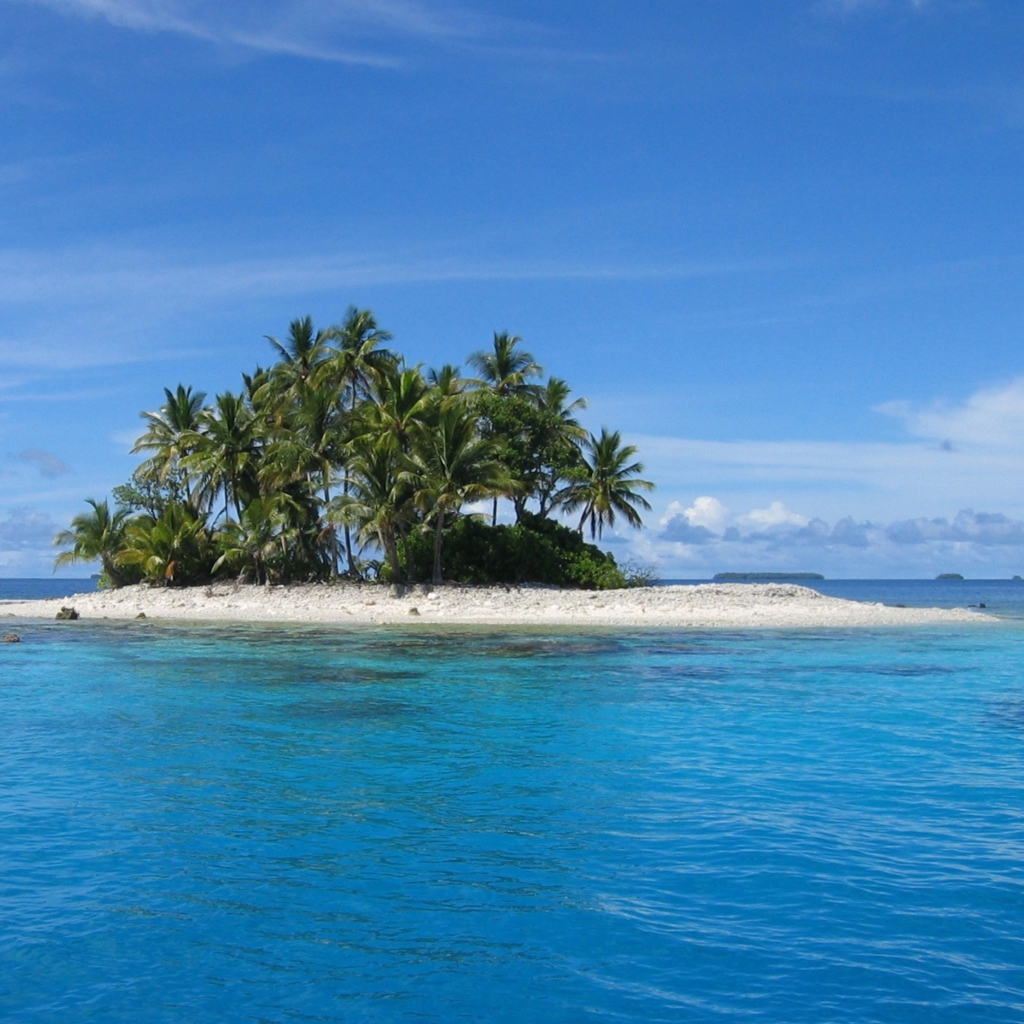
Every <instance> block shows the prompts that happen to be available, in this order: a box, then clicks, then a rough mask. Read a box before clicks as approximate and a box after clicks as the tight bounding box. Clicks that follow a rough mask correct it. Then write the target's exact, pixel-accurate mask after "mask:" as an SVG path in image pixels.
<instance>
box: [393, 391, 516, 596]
mask: <svg viewBox="0 0 1024 1024" xmlns="http://www.w3.org/2000/svg"><path fill="white" fill-rule="evenodd" d="M413 459H414V464H415V469H414V470H413V479H414V480H415V483H416V502H417V504H418V505H419V506H420V508H421V509H422V510H423V512H424V513H425V515H426V518H427V521H428V522H429V521H430V520H431V519H432V520H433V523H434V571H433V580H434V583H442V582H443V578H442V572H441V545H442V541H443V537H444V526H445V520H446V518H447V517H448V516H450V515H457V514H458V511H459V509H460V508H461V507H462V506H463V504H465V503H466V502H468V501H477V500H479V499H480V498H485V497H489V496H490V495H492V494H495V493H497V492H499V491H500V490H502V489H503V488H504V487H505V486H506V480H505V470H504V467H503V466H502V465H501V464H500V463H499V462H497V461H496V460H495V458H494V443H493V442H492V441H488V440H484V439H483V438H481V437H480V435H479V432H478V430H477V419H476V416H475V415H474V414H473V412H472V411H471V410H470V409H469V408H468V407H467V406H466V405H465V404H464V403H452V404H443V405H442V406H441V408H440V409H439V411H438V417H437V422H436V424H429V425H424V426H423V427H422V428H421V429H419V430H417V432H416V436H415V444H414V452H413Z"/></svg>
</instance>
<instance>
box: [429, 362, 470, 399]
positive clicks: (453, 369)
mask: <svg viewBox="0 0 1024 1024" xmlns="http://www.w3.org/2000/svg"><path fill="white" fill-rule="evenodd" d="M427 383H428V384H430V386H431V388H433V389H434V390H435V391H436V392H437V393H438V394H439V395H440V396H441V398H442V399H444V398H454V397H455V396H456V395H461V394H462V393H463V392H464V391H465V390H466V388H467V387H469V385H470V384H471V383H472V381H468V380H466V378H465V377H463V376H462V374H461V373H459V368H458V367H457V366H453V365H452V364H451V363H445V364H444V366H442V367H441V369H440V370H428V371H427Z"/></svg>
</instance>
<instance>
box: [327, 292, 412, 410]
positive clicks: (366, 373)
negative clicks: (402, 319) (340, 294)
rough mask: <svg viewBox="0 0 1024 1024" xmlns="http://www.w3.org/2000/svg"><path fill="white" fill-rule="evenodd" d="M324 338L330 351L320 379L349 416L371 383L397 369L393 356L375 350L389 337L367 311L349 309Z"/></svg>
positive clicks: (394, 356) (385, 351) (389, 352)
mask: <svg viewBox="0 0 1024 1024" xmlns="http://www.w3.org/2000/svg"><path fill="white" fill-rule="evenodd" d="M325 336H326V337H327V338H328V339H329V340H330V341H332V342H333V343H334V349H333V351H332V352H331V353H330V356H329V358H328V360H327V363H326V365H325V366H324V372H323V377H324V378H325V379H326V380H327V381H329V382H330V383H331V384H333V385H334V386H335V387H337V388H338V390H339V391H340V392H341V394H342V396H343V400H344V402H345V406H346V408H347V409H348V411H349V412H352V411H354V410H355V407H356V404H357V403H358V401H359V399H360V398H363V397H365V396H366V395H367V394H368V393H369V390H370V386H371V385H372V384H373V383H374V381H376V380H378V379H379V378H380V376H381V375H382V374H383V373H386V372H387V371H388V370H389V369H391V368H393V367H395V366H397V365H398V362H399V360H398V357H397V356H396V355H395V353H394V352H392V351H390V350H389V349H386V348H379V347H378V346H379V345H381V343H382V342H385V341H390V340H391V334H390V333H389V332H388V331H385V330H382V329H381V328H380V327H378V326H377V320H376V318H375V317H374V315H373V313H371V312H370V310H368V309H357V308H356V307H355V306H349V307H348V310H347V312H346V313H345V319H344V320H343V321H342V322H341V323H340V324H339V325H338V326H337V327H331V328H330V329H329V330H327V331H326V332H325Z"/></svg>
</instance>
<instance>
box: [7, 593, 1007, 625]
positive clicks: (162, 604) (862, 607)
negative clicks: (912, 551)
mask: <svg viewBox="0 0 1024 1024" xmlns="http://www.w3.org/2000/svg"><path fill="white" fill-rule="evenodd" d="M65 606H66V607H73V608H74V609H75V610H76V611H77V612H78V614H79V616H80V617H81V619H85V620H89V619H136V618H141V617H143V616H144V617H145V618H147V619H153V620H157V621H160V620H194V621H196V620H199V621H224V622H297V623H299V622H301V623H336V624H352V625H356V624H371V625H372V624H376V625H386V624H394V623H403V624H410V623H412V622H417V623H424V624H426V623H446V624H485V625H493V626H612V627H614V626H624V627H626V626H694V627H701V628H708V627H742V628H750V627H765V628H787V627H790V628H798V627H820V626H900V625H923V624H928V623H943V622H949V623H954V622H957V623H966V622H974V623H983V622H991V621H994V620H993V619H992V617H990V616H987V615H984V614H982V613H980V612H975V611H971V610H968V609H940V608H892V607H888V606H886V605H882V604H873V603H866V602H860V601H847V600H842V599H840V598H835V597H825V596H823V595H821V594H819V593H818V592H817V591H814V590H810V589H808V588H807V587H800V586H795V585H793V584H782V583H766V584H750V583H724V584H716V583H711V584H699V585H688V586H669V587H642V588H636V589H631V590H616V591H583V590H560V589H557V588H549V587H541V586H522V587H504V586H489V587H472V586H460V585H453V584H448V585H445V586H441V587H431V586H429V585H419V586H415V587H404V588H397V587H387V586H381V585H374V584H337V585H326V584H305V585H295V586H275V587H259V586H235V585H232V584H217V585H215V586H207V587H190V588H182V589H174V588H151V587H148V586H142V585H140V586H133V587H125V588H124V589H122V590H114V591H101V592H97V593H92V594H80V595H77V596H75V597H72V598H64V599H62V600H43V601H3V602H0V616H6V617H8V618H11V617H13V618H34V619H53V618H54V617H55V616H56V615H57V613H58V611H59V610H60V609H61V608H62V607H65Z"/></svg>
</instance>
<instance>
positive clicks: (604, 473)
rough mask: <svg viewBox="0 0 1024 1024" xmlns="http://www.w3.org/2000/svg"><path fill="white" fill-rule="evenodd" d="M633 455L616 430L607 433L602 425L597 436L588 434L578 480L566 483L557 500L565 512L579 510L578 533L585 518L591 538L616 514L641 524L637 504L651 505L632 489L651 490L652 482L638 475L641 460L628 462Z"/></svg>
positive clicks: (580, 531) (640, 470) (597, 534)
mask: <svg viewBox="0 0 1024 1024" xmlns="http://www.w3.org/2000/svg"><path fill="white" fill-rule="evenodd" d="M637 454H638V451H637V449H636V448H635V447H634V446H633V445H631V444H630V445H623V444H622V439H621V437H620V435H619V432H618V431H617V430H614V431H611V432H609V431H608V429H607V428H606V427H602V428H601V436H600V437H594V435H593V434H591V435H590V437H589V438H587V440H586V441H585V442H584V443H583V464H582V466H581V467H580V470H579V479H578V480H577V481H576V482H575V483H573V484H570V485H569V488H568V490H567V493H566V494H565V496H564V500H563V501H562V502H561V504H563V505H564V507H565V509H566V511H567V512H574V511H575V510H576V509H578V508H582V509H583V515H582V516H581V517H580V521H579V525H578V526H577V528H576V529H577V530H578V532H579V533H582V532H583V527H584V524H585V523H586V522H587V521H588V520H589V521H590V536H591V538H592V539H593V538H595V537H597V538H600V537H601V536H602V535H603V533H604V528H605V527H606V526H614V525H615V516H616V514H619V515H621V516H622V518H623V519H625V520H626V522H627V523H629V525H630V526H632V527H634V528H639V527H640V526H641V525H642V520H641V518H640V513H639V512H638V511H637V507H638V506H639V507H640V508H642V509H645V510H649V509H650V507H651V505H650V502H648V501H647V499H646V498H644V497H642V496H641V495H639V494H637V492H636V490H635V488H639V489H640V490H642V491H652V490H654V484H652V483H651V482H650V481H649V480H641V479H640V478H639V477H638V475H637V474H639V473H642V472H643V471H644V467H643V463H642V462H630V459H632V458H633V457H634V456H635V455H637Z"/></svg>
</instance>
